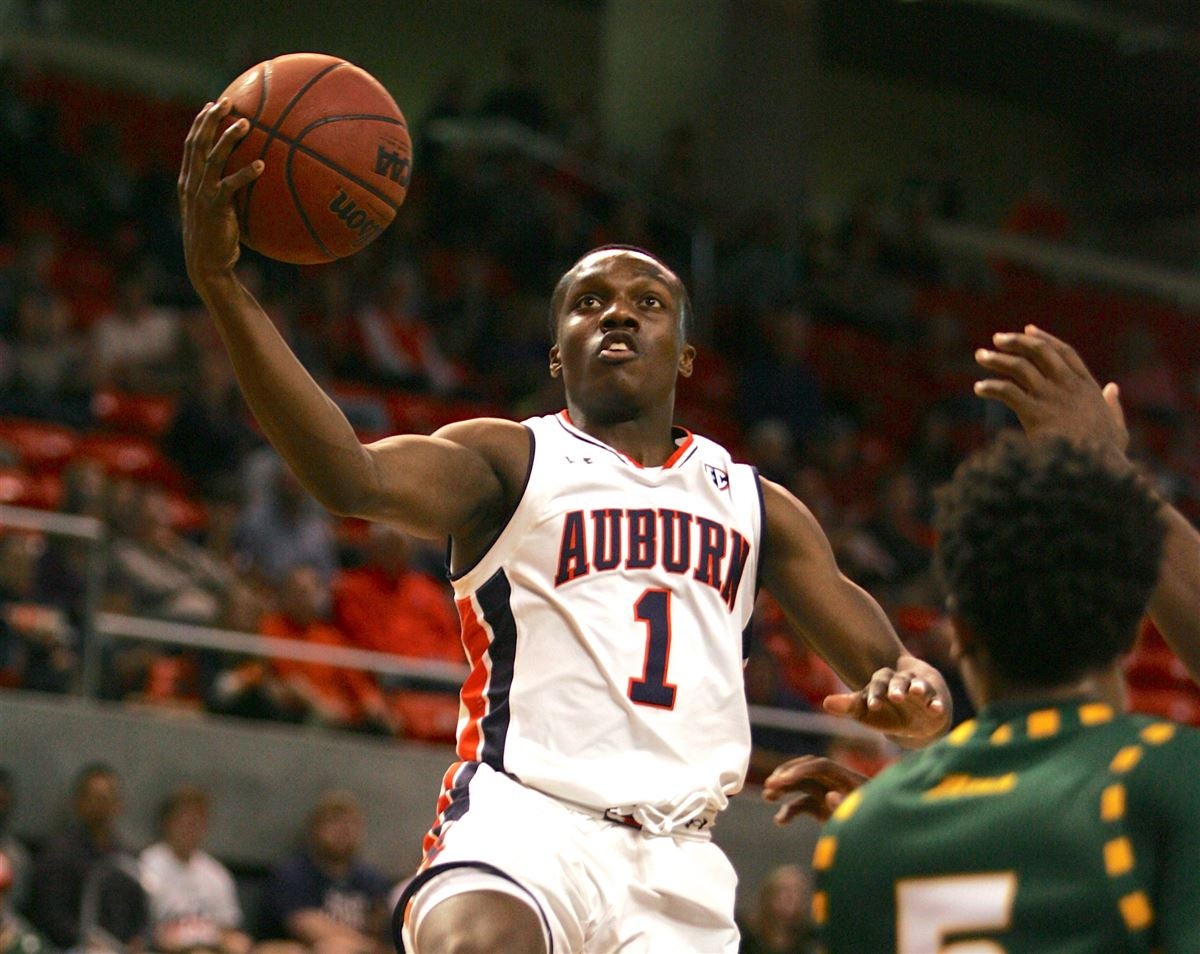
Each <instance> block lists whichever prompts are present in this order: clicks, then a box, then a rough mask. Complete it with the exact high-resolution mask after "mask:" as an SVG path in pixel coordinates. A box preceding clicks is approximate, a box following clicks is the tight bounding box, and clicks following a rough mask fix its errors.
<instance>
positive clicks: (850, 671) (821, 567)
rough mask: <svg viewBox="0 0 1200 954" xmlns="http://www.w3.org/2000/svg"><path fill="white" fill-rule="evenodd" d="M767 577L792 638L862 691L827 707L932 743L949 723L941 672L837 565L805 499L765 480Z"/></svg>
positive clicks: (828, 702) (828, 700) (764, 575)
mask: <svg viewBox="0 0 1200 954" xmlns="http://www.w3.org/2000/svg"><path fill="white" fill-rule="evenodd" d="M762 489H763V503H764V509H765V511H766V526H765V527H764V528H763V535H764V544H763V545H764V550H763V553H762V567H761V569H762V580H763V583H764V584H765V586H766V588H767V589H768V590H769V591H770V593H771V595H772V596H774V597H775V599H776V600H777V601H778V602H779V605H780V607H781V608H782V609H783V612H784V615H785V616H786V617H787V619H788V622H789V623H790V624H791V629H792V631H793V635H794V636H795V637H796V639H797V641H798V642H799V643H800V644H801V645H802V646H804V647H805V648H811V649H813V650H815V651H816V652H817V653H819V654H820V655H821V657H822V658H823V659H825V661H826V662H828V663H829V664H830V665H831V666H832V667H833V669H834V671H835V672H836V673H837V674H838V675H839V676H840V677H841V679H842V681H843V682H845V683H846V685H848V686H851V687H860V688H858V689H857V690H856V691H853V692H847V693H841V694H839V695H833V696H829V697H827V698H826V699H825V709H826V711H828V712H831V713H834V714H835V715H844V716H848V717H850V718H853V719H857V720H858V721H859V722H862V723H863V724H864V725H868V726H871V727H872V728H875V729H879V730H880V731H883V732H887V733H888V734H889V735H893V736H896V737H898V738H902V739H907V740H910V741H916V742H923V741H931V740H933V739H935V738H937V737H938V736H939V735H941V734H942V733H943V732H944V731H945V730H946V728H947V727H948V726H949V725H950V693H949V690H948V689H947V688H946V683H945V680H943V679H942V677H941V674H940V673H939V672H938V671H937V670H936V669H934V668H933V667H932V666H930V665H929V664H928V663H926V662H924V661H923V660H920V659H917V658H916V657H915V656H912V655H910V654H909V653H908V652H907V651H906V650H905V648H904V646H903V645H902V644H901V642H900V639H899V637H897V636H896V631H895V630H894V629H893V628H892V624H891V623H890V622H889V621H888V618H887V616H886V615H885V614H884V612H883V609H882V608H881V607H880V606H879V604H878V603H876V602H875V600H874V599H873V598H872V597H871V596H870V594H868V593H867V592H866V591H865V590H864V589H862V587H860V586H858V585H857V584H856V583H854V582H853V581H852V580H850V579H849V578H847V577H846V576H845V575H844V574H843V573H842V572H841V570H839V569H838V565H837V561H836V560H835V559H834V555H833V549H832V548H831V547H830V545H829V541H828V540H827V539H826V537H825V534H824V532H823V531H822V530H821V527H820V525H819V524H818V523H817V521H816V518H815V517H813V515H812V513H811V512H809V510H808V508H807V507H805V506H804V504H802V503H801V502H800V501H799V500H797V499H796V498H795V497H793V496H792V495H791V494H790V493H788V492H787V491H786V490H785V489H784V488H782V487H780V486H779V485H778V484H775V483H773V482H771V481H769V480H763V481H762Z"/></svg>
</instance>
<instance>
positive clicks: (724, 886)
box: [395, 763, 738, 954]
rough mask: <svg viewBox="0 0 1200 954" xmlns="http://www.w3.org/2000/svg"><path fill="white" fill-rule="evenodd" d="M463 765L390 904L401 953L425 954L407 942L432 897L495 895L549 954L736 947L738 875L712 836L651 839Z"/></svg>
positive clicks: (691, 952)
mask: <svg viewBox="0 0 1200 954" xmlns="http://www.w3.org/2000/svg"><path fill="white" fill-rule="evenodd" d="M466 769H467V771H466V772H460V773H457V774H456V778H457V779H458V780H459V781H457V782H456V783H455V785H454V788H453V790H452V791H451V792H450V793H449V795H448V796H443V799H442V800H441V801H440V802H439V816H438V823H437V825H436V826H435V828H434V829H433V831H431V832H430V838H428V839H427V841H426V844H427V850H426V863H425V865H424V866H423V868H422V870H421V871H420V872H419V873H418V874H417V876H416V877H415V878H413V880H412V881H411V882H410V883H409V885H408V887H407V888H405V890H404V893H403V894H402V895H401V897H400V900H399V903H398V905H397V908H396V917H395V926H396V932H395V933H396V940H397V944H398V946H399V948H400V950H401V951H403V952H407V954H414V952H415V954H428V952H423V951H416V948H415V947H414V946H413V938H414V937H416V936H417V933H418V929H419V928H420V920H421V919H422V918H423V917H424V916H425V915H426V914H427V913H428V912H429V911H430V910H432V908H433V907H434V906H435V904H436V902H437V901H441V900H444V899H445V898H447V897H450V896H452V895H455V894H458V893H461V892H463V891H471V890H498V891H502V892H504V893H506V894H510V895H512V896H513V897H516V898H519V899H520V900H521V901H523V902H524V903H526V904H528V905H529V906H530V907H531V908H532V909H533V910H534V911H535V912H536V913H537V915H538V917H539V918H540V920H541V921H542V925H543V929H544V931H545V933H546V936H547V937H548V939H549V950H550V952H551V954H610V952H614V951H620V952H621V954H665V952H670V954H736V951H737V949H738V929H737V925H736V924H735V923H734V920H733V908H734V895H735V892H736V889H737V875H736V874H735V873H734V870H733V866H732V865H731V864H730V863H729V860H728V859H727V858H726V857H725V854H724V852H722V851H721V849H720V848H718V847H717V846H716V845H714V844H713V843H712V841H710V840H708V839H707V838H697V837H695V836H693V835H684V836H665V835H660V836H652V835H647V834H645V833H644V832H642V831H640V830H638V829H637V828H634V827H629V826H626V825H622V824H619V823H616V822H612V821H607V820H605V819H603V818H601V817H599V816H598V815H592V814H588V813H586V812H584V811H580V810H578V809H576V808H573V807H570V806H568V805H566V804H564V803H563V802H560V801H558V800H557V799H554V798H552V797H550V796H548V795H544V794H542V793H541V792H538V791H535V790H534V789H531V788H527V787H525V786H524V785H521V784H520V783H519V782H516V781H514V780H513V779H512V778H510V777H509V776H507V775H504V774H503V773H500V772H496V771H494V770H493V769H491V768H490V767H489V766H487V765H483V764H480V763H466ZM468 773H469V778H466V780H465V783H464V781H463V780H464V776H467V775H468ZM468 870H473V871H474V872H478V875H479V877H463V876H462V875H463V873H465V872H466V871H468ZM452 872H458V874H454V875H452V876H451V873H452ZM439 875H442V876H444V881H443V887H442V888H439V886H438V881H439ZM427 902H433V903H427Z"/></svg>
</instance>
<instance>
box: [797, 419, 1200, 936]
mask: <svg viewBox="0 0 1200 954" xmlns="http://www.w3.org/2000/svg"><path fill="white" fill-rule="evenodd" d="M937 525H938V531H939V544H938V563H939V566H940V569H941V572H942V575H943V578H944V580H945V583H946V586H947V590H948V592H949V594H950V600H949V604H950V611H951V616H952V619H953V623H954V630H955V648H956V654H957V656H958V659H959V664H960V665H961V667H962V670H963V674H964V677H965V679H966V681H967V684H968V687H969V689H970V691H971V693H972V696H973V697H974V699H975V702H976V704H977V706H978V707H979V709H980V714H979V716H978V718H977V719H975V720H973V721H971V722H967V723H964V724H963V725H961V726H959V727H958V728H957V729H955V730H954V731H953V732H952V733H951V734H950V735H949V736H948V737H947V738H946V739H944V740H943V741H941V742H939V743H938V744H936V745H935V746H933V747H932V748H930V749H928V750H926V751H924V752H921V753H916V754H913V755H910V756H909V757H908V758H906V759H904V760H903V761H901V762H900V763H899V764H898V765H896V766H893V767H892V768H891V769H889V770H888V771H886V772H884V773H883V774H882V775H880V776H879V777H878V778H877V779H876V780H874V781H872V782H870V783H869V784H867V785H865V786H863V787H862V788H860V789H858V790H857V791H855V792H854V793H853V794H851V795H849V796H847V797H846V798H845V800H844V801H842V803H841V805H840V807H839V808H838V809H837V811H836V812H835V813H834V815H833V818H832V819H831V820H830V821H829V823H828V824H827V825H826V827H825V829H824V831H823V832H822V836H821V838H820V840H819V841H818V843H817V848H816V852H815V855H814V859H813V867H814V869H815V870H816V874H817V885H816V887H817V892H816V894H815V896H814V916H815V919H816V920H817V921H818V922H820V923H821V925H822V931H823V940H824V943H825V946H826V949H827V950H828V952H829V954H838V952H853V954H877V952H889V951H895V952H898V954H939V952H946V954H982V952H988V954H996V952H1004V951H1007V952H1035V951H1036V952H1039V954H1043V952H1047V954H1048V952H1057V954H1076V952H1077V954H1104V952H1110V951H1111V952H1117V951H1147V952H1149V951H1158V950H1161V951H1164V952H1175V951H1188V952H1190V951H1200V771H1197V766H1200V733H1196V732H1194V731H1192V730H1189V729H1184V728H1182V727H1180V726H1176V725H1173V724H1171V723H1166V722H1161V721H1154V720H1151V719H1147V718H1144V717H1135V716H1126V715H1121V714H1118V713H1117V712H1115V711H1114V709H1113V707H1112V706H1111V704H1110V703H1108V702H1106V701H1104V699H1105V695H1106V692H1107V691H1108V688H1107V687H1109V686H1111V684H1112V681H1113V680H1114V679H1115V678H1116V677H1117V675H1118V673H1117V671H1116V665H1117V661H1118V660H1119V658H1120V656H1121V655H1122V654H1123V653H1125V652H1127V651H1128V650H1129V649H1130V647H1131V645H1132V642H1133V639H1134V634H1135V630H1136V625H1137V622H1138V620H1139V618H1140V617H1141V615H1142V613H1143V612H1144V610H1145V607H1146V603H1147V601H1148V599H1149V596H1150V593H1151V590H1152V588H1153V587H1154V585H1155V581H1156V579H1157V574H1158V569H1159V564H1160V561H1161V558H1162V551H1163V536H1164V532H1165V528H1164V524H1163V521H1162V517H1161V515H1160V504H1159V502H1158V501H1157V500H1156V499H1155V497H1154V495H1153V493H1152V492H1151V491H1150V490H1149V489H1148V488H1147V487H1146V486H1145V485H1144V483H1143V482H1142V481H1141V479H1140V478H1139V477H1138V476H1137V474H1136V473H1135V472H1134V471H1133V470H1132V469H1131V468H1130V467H1129V466H1128V464H1127V463H1125V462H1122V461H1119V460H1117V459H1115V458H1112V457H1102V456H1100V455H1098V454H1095V453H1092V452H1089V451H1087V450H1085V449H1082V448H1080V447H1077V446H1075V445H1072V444H1069V443H1067V442H1066V441H1063V440H1055V441H1047V442H1037V443H1030V442H1029V441H1028V440H1026V439H1024V438H1018V437H1016V436H1010V437H1006V438H1004V439H1002V440H1000V441H999V442H997V444H996V445H995V446H994V447H992V448H990V449H989V450H988V451H986V452H984V453H983V454H981V455H978V456H977V457H975V458H972V459H971V460H970V461H968V462H967V463H966V464H964V465H963V467H962V468H960V470H959V473H958V474H957V475H956V477H955V480H954V482H953V483H952V484H951V485H950V486H949V487H948V488H947V489H946V490H944V491H943V492H942V496H941V498H940V500H939V508H938V517H937ZM864 692H865V690H864Z"/></svg>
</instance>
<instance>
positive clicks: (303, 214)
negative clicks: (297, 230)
mask: <svg viewBox="0 0 1200 954" xmlns="http://www.w3.org/2000/svg"><path fill="white" fill-rule="evenodd" d="M295 155H296V152H295V150H294V149H289V150H288V156H287V160H286V162H285V164H284V177H283V180H284V182H286V183H287V187H288V192H290V193H291V194H292V204H293V205H294V206H295V207H296V211H297V212H298V213H300V221H301V222H303V223H304V227H305V229H307V230H308V234H309V237H310V238H311V239H312V240H313V241H314V242H316V243H317V248H319V249H320V250H321V251H322V253H324V254H325V255H327V256H329V258H330V259H335V258H341V257H342V256H340V255H335V254H334V253H333V252H331V251H330V250H329V247H328V246H327V245H326V244H325V243H324V242H323V241H322V240H321V236H320V235H318V234H317V230H316V229H315V228H314V227H313V224H312V221H311V220H310V219H309V217H308V212H307V210H306V209H305V208H304V203H303V202H301V201H300V191H299V190H298V189H297V188H296V183H295V182H293V181H292V157H293V156H295Z"/></svg>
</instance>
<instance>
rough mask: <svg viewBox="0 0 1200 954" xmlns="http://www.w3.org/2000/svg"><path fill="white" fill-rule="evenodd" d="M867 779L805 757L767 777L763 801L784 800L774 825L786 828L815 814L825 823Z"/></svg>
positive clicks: (827, 761)
mask: <svg viewBox="0 0 1200 954" xmlns="http://www.w3.org/2000/svg"><path fill="white" fill-rule="evenodd" d="M866 780H867V777H866V776H865V775H860V774H859V773H858V772H855V771H854V770H853V769H848V768H846V766H844V765H839V764H838V763H837V762H835V761H833V760H832V759H827V758H823V757H821V756H818V755H802V756H800V757H799V758H796V759H789V760H788V761H787V762H784V763H783V764H782V765H780V766H779V767H778V768H777V769H775V771H774V772H772V773H771V774H770V775H768V776H767V780H766V781H765V782H764V783H763V793H762V795H763V798H764V799H765V800H766V801H768V802H778V801H782V800H783V799H784V798H785V797H786V796H789V795H794V796H795V798H789V799H787V801H784V802H783V804H782V805H780V806H779V811H777V812H776V813H775V824H776V825H786V824H787V823H788V822H790V821H791V820H792V819H793V818H795V817H796V816H797V815H812V816H813V818H815V819H817V820H818V821H825V820H827V819H828V818H829V816H830V815H832V814H833V813H834V812H835V811H836V810H837V807H838V805H840V804H841V803H842V799H844V798H845V797H846V796H847V795H849V794H850V793H851V792H852V791H854V790H855V789H856V788H858V786H860V785H861V784H862V783H863V782H865V781H866Z"/></svg>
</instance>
